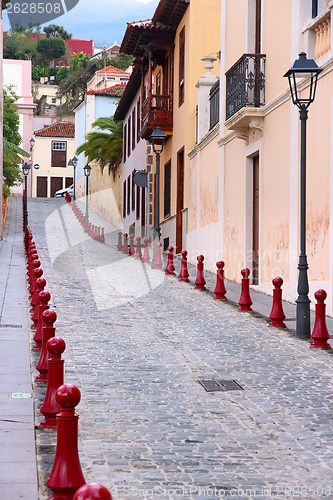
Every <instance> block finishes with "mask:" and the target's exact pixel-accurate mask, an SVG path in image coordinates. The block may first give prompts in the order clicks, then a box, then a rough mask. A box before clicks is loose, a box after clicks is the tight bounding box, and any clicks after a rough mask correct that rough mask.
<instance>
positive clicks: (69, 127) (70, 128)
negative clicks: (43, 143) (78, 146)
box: [35, 122, 75, 138]
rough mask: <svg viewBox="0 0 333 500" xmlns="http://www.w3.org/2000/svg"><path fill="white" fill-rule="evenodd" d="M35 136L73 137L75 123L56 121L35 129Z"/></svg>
mask: <svg viewBox="0 0 333 500" xmlns="http://www.w3.org/2000/svg"><path fill="white" fill-rule="evenodd" d="M35 136H37V137H68V138H74V137H75V125H74V123H72V122H56V123H53V124H52V125H47V126H46V127H44V128H42V129H40V130H37V131H36V132H35Z"/></svg>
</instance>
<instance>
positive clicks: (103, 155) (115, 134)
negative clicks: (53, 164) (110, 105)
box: [76, 116, 123, 179]
mask: <svg viewBox="0 0 333 500" xmlns="http://www.w3.org/2000/svg"><path fill="white" fill-rule="evenodd" d="M92 126H93V127H98V128H99V129H100V130H105V131H106V132H99V131H98V132H89V134H87V135H86V141H85V142H84V143H83V144H81V146H79V147H78V148H77V150H76V154H78V155H79V154H80V153H84V154H85V156H86V157H87V160H88V162H91V161H93V160H96V161H98V162H99V165H100V168H101V171H102V172H103V170H104V167H106V166H108V167H109V173H111V172H112V175H113V179H115V176H116V172H117V170H118V167H119V165H120V162H121V156H122V150H123V122H122V121H115V120H114V119H113V116H111V117H105V118H104V117H102V118H98V119H97V120H96V121H95V122H94V123H93V124H92Z"/></svg>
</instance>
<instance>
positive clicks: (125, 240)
mask: <svg viewBox="0 0 333 500" xmlns="http://www.w3.org/2000/svg"><path fill="white" fill-rule="evenodd" d="M127 237H128V234H127V233H124V244H123V253H125V254H128V245H127Z"/></svg>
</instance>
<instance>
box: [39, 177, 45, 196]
mask: <svg viewBox="0 0 333 500" xmlns="http://www.w3.org/2000/svg"><path fill="white" fill-rule="evenodd" d="M37 198H47V177H42V176H39V177H37Z"/></svg>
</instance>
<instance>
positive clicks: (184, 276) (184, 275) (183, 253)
mask: <svg viewBox="0 0 333 500" xmlns="http://www.w3.org/2000/svg"><path fill="white" fill-rule="evenodd" d="M180 253H181V256H182V260H181V268H180V273H179V281H186V282H189V281H190V280H189V279H188V277H189V272H188V270H187V250H182V251H181V252H180Z"/></svg>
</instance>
